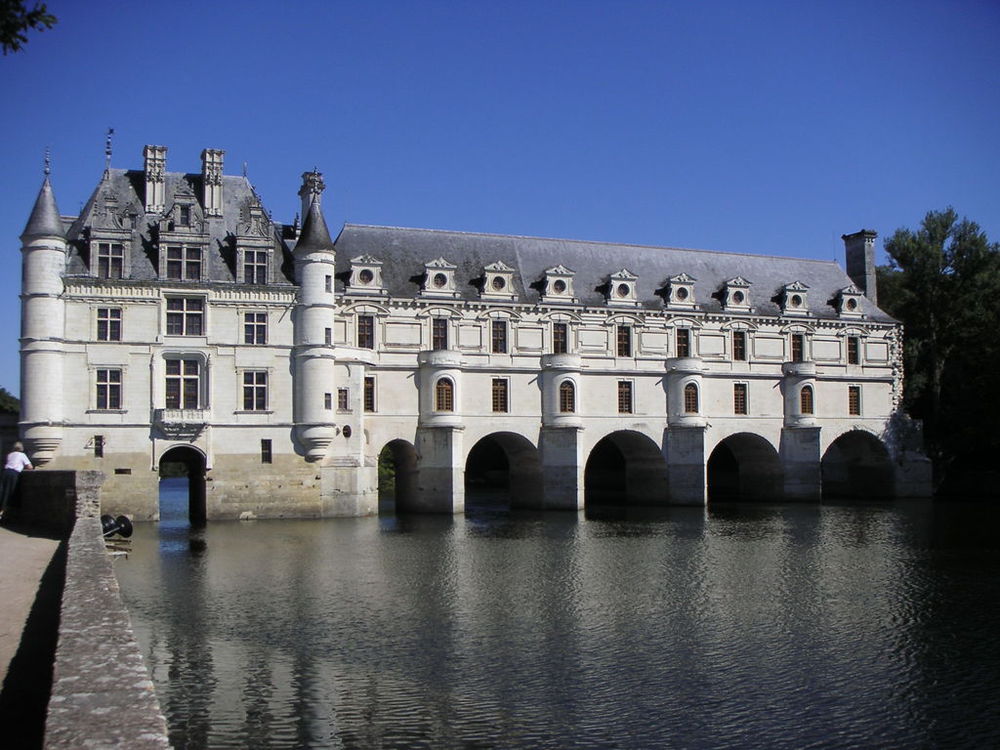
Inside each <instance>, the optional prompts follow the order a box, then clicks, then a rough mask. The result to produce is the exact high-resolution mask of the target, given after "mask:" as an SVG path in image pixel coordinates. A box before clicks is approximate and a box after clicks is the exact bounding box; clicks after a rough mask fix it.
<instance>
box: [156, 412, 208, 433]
mask: <svg viewBox="0 0 1000 750" xmlns="http://www.w3.org/2000/svg"><path fill="white" fill-rule="evenodd" d="M210 417H211V412H210V411H209V410H208V409H154V410H153V424H154V425H155V426H157V427H159V428H160V429H161V430H162V431H163V433H164V434H165V435H167V436H168V437H181V436H185V435H187V436H190V435H197V434H198V433H199V432H201V431H202V430H204V429H205V427H206V426H207V425H208V421H209V418H210Z"/></svg>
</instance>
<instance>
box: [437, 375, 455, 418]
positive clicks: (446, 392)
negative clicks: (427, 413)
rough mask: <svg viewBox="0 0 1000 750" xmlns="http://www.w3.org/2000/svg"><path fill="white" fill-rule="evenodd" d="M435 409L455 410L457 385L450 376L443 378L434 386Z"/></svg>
mask: <svg viewBox="0 0 1000 750" xmlns="http://www.w3.org/2000/svg"><path fill="white" fill-rule="evenodd" d="M434 410H435V411H455V386H454V385H453V384H452V382H451V381H450V380H448V378H441V379H440V380H439V381H438V382H437V384H436V385H435V386H434Z"/></svg>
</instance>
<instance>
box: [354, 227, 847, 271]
mask: <svg viewBox="0 0 1000 750" xmlns="http://www.w3.org/2000/svg"><path fill="white" fill-rule="evenodd" d="M348 227H355V228H358V229H398V230H405V231H407V232H428V233H433V234H458V235H466V236H470V237H498V238H507V239H514V240H543V241H548V242H571V243H573V244H578V245H598V246H601V247H607V246H613V247H632V248H636V249H637V250H680V251H682V252H685V253H705V254H706V255H737V256H743V257H747V258H768V259H772V260H794V261H805V262H807V263H826V264H833V265H835V266H838V267H839V265H840V264H839V263H837V261H835V260H823V259H822V258H800V257H798V256H793V255H768V254H765V253H750V252H736V251H732V250H706V249H704V248H695V247H677V246H673V245H645V244H639V243H635V242H605V241H602V240H578V239H570V238H568V237H541V236H538V235H531V234H500V233H498V232H469V231H464V230H461V229H429V228H427V227H401V226H394V225H391V224H355V223H353V222H344V227H343V229H347V228H348ZM343 229H341V233H343ZM338 238H339V235H338Z"/></svg>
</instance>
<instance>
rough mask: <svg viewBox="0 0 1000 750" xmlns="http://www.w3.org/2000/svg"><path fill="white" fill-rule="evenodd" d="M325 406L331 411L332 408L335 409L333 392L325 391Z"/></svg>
mask: <svg viewBox="0 0 1000 750" xmlns="http://www.w3.org/2000/svg"><path fill="white" fill-rule="evenodd" d="M323 408H324V409H326V410H327V411H330V410H332V409H333V394H332V393H324V394H323Z"/></svg>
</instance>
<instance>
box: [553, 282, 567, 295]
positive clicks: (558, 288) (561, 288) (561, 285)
mask: <svg viewBox="0 0 1000 750" xmlns="http://www.w3.org/2000/svg"><path fill="white" fill-rule="evenodd" d="M552 290H553V291H554V292H555V293H556V294H562V293H563V292H565V291H566V282H565V281H563V280H562V279H556V280H555V281H554V282H553V284H552Z"/></svg>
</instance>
